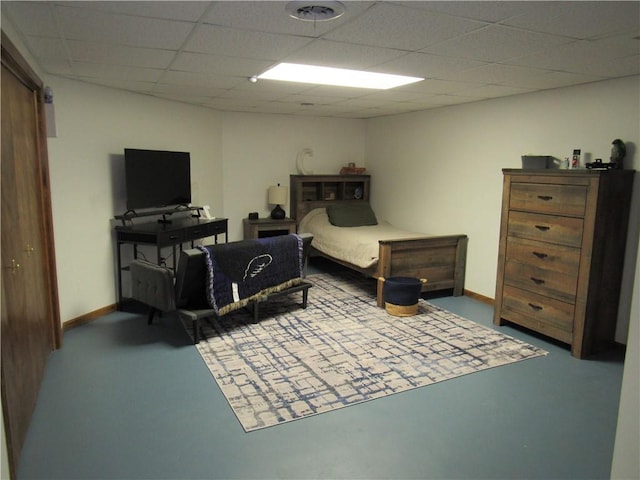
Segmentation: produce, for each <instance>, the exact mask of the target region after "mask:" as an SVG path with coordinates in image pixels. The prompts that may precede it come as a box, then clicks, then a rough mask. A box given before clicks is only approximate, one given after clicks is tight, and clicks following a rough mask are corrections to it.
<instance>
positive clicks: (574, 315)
mask: <svg viewBox="0 0 640 480" xmlns="http://www.w3.org/2000/svg"><path fill="white" fill-rule="evenodd" d="M503 175H504V185H503V197H502V217H501V223H500V247H499V252H498V274H497V279H496V299H495V313H494V323H495V324H496V325H502V324H504V323H505V322H511V323H515V324H518V325H521V326H523V327H526V328H528V329H531V330H534V331H536V332H539V333H542V334H544V335H546V336H549V337H551V338H554V339H556V340H559V341H561V342H563V343H566V344H569V345H570V346H571V353H572V355H573V356H575V357H578V358H583V357H586V356H588V355H590V354H592V353H595V352H596V351H598V350H601V349H603V348H606V347H607V346H608V345H610V344H611V343H613V339H614V335H615V328H616V319H617V313H618V302H619V297H620V282H621V279H622V269H623V265H624V250H625V244H626V238H627V224H628V218H629V205H630V201H631V189H632V184H633V176H634V172H633V171H630V170H608V171H592V170H516V169H505V170H503Z"/></svg>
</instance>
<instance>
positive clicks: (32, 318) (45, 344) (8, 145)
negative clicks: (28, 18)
mask: <svg viewBox="0 0 640 480" xmlns="http://www.w3.org/2000/svg"><path fill="white" fill-rule="evenodd" d="M4 47H5V38H4V36H3V52H2V53H3V57H2V60H3V61H2V79H1V81H2V83H1V85H2V138H1V141H2V164H1V185H0V188H1V190H0V191H1V192H2V204H1V212H0V213H1V215H2V216H1V222H2V225H1V232H2V233H1V235H2V239H1V240H2V253H1V262H2V314H1V329H2V331H1V336H2V403H3V414H4V426H5V431H6V439H7V447H8V451H9V459H10V461H11V465H10V467H11V471H12V476H15V471H16V468H17V463H18V459H19V456H20V451H21V449H22V446H23V443H24V440H25V437H26V433H27V429H28V426H29V423H30V420H31V415H32V413H33V410H34V408H35V405H36V400H37V397H38V392H39V388H40V383H41V381H42V377H43V375H44V370H45V367H46V362H47V358H48V356H49V354H50V352H51V350H52V349H54V348H56V346H58V345H59V342H60V340H61V338H60V321H59V312H58V302H57V284H56V282H55V273H54V272H53V271H52V265H53V262H52V260H53V258H54V257H53V245H52V243H50V237H52V236H51V235H50V211H49V210H48V208H47V206H48V205H49V198H48V195H49V193H48V190H47V189H46V188H45V185H46V184H48V172H47V169H46V162H45V163H43V158H44V159H45V160H46V155H43V149H44V148H46V144H44V145H43V142H44V141H45V139H44V138H43V135H42V129H41V119H40V116H39V113H40V111H41V109H40V105H39V103H38V97H37V95H38V90H36V89H34V88H33V85H30V84H29V82H25V80H24V79H23V78H20V77H21V75H20V73H21V72H19V71H17V70H15V69H13V68H10V66H8V65H7V64H6V62H5V50H4ZM45 182H46V183H45Z"/></svg>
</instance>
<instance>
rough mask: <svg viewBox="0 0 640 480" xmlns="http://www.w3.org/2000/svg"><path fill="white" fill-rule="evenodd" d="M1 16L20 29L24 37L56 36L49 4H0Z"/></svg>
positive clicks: (56, 31)
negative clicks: (0, 8) (0, 7)
mask: <svg viewBox="0 0 640 480" xmlns="http://www.w3.org/2000/svg"><path fill="white" fill-rule="evenodd" d="M1 5H2V15H3V16H4V15H6V16H7V17H8V18H9V19H10V20H11V21H12V23H15V24H16V25H18V26H19V27H20V30H21V31H22V33H23V34H25V35H38V36H42V37H56V36H58V29H57V27H56V23H55V20H54V18H53V10H52V4H51V3H50V2H24V1H21V2H13V1H5V0H3V1H2V2H1Z"/></svg>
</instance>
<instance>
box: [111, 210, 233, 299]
mask: <svg viewBox="0 0 640 480" xmlns="http://www.w3.org/2000/svg"><path fill="white" fill-rule="evenodd" d="M227 223H228V220H227V219H226V218H214V219H206V218H201V217H186V218H179V219H175V220H171V223H159V222H149V223H141V224H139V225H118V226H116V227H115V230H116V242H117V249H118V252H117V257H118V258H117V262H118V265H117V270H118V308H119V309H121V307H122V300H123V297H122V272H123V270H127V269H128V267H123V266H122V245H124V244H130V245H132V246H133V258H138V245H155V246H156V249H157V253H158V256H157V262H156V263H157V264H158V265H161V264H163V263H165V262H164V261H163V257H162V248H163V247H171V248H172V249H173V268H174V270H175V267H176V261H177V257H176V247H179V248H180V249H182V244H183V243H187V242H190V243H191V248H193V241H194V240H198V239H200V238H205V237H215V243H218V235H221V234H223V233H224V241H225V242H227V241H228V237H227Z"/></svg>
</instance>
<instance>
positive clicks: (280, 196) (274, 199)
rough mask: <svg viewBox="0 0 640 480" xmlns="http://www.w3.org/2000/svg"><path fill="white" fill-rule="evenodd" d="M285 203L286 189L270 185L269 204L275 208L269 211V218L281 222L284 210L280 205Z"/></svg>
mask: <svg viewBox="0 0 640 480" xmlns="http://www.w3.org/2000/svg"><path fill="white" fill-rule="evenodd" d="M285 203H287V187H281V186H280V184H278V186H277V187H276V186H273V185H271V186H270V187H269V204H271V205H275V206H276V208H274V209H273V210H271V218H273V219H274V220H282V219H283V218H284V210H283V209H282V207H280V205H284V204H285Z"/></svg>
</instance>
